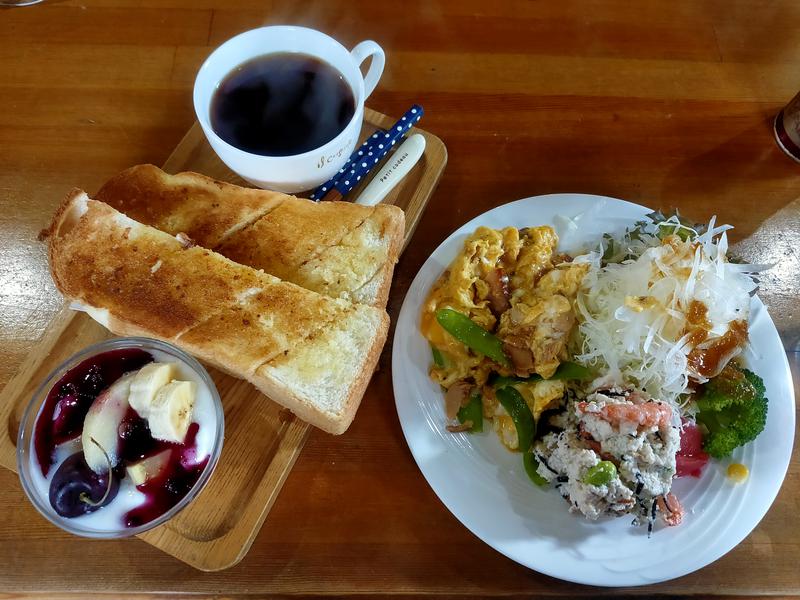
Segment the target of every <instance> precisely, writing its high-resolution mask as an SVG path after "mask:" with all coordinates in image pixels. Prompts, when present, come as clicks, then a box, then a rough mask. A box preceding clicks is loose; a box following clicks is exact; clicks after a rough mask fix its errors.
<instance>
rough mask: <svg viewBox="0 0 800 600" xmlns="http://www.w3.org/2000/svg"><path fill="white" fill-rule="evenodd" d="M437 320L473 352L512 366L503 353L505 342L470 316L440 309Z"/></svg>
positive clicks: (447, 309)
mask: <svg viewBox="0 0 800 600" xmlns="http://www.w3.org/2000/svg"><path fill="white" fill-rule="evenodd" d="M436 320H437V321H438V322H439V325H441V326H442V329H444V330H445V331H446V332H447V333H449V334H450V335H452V336H453V337H454V338H456V339H457V340H458V341H459V342H461V343H462V344H464V345H465V346H467V347H468V348H470V349H471V350H474V351H475V352H477V353H478V354H483V355H484V356H488V357H489V358H491V359H492V360H493V361H494V362H496V363H498V364H501V365H503V366H504V367H510V366H511V363H510V362H509V361H508V357H507V356H506V355H505V353H504V352H503V342H501V341H500V339H499V338H498V337H497V336H495V335H493V334H491V333H489V332H488V331H486V330H485V329H484V328H483V327H481V326H480V325H478V324H477V323H475V322H474V321H473V320H472V319H470V318H469V317H468V316H466V315H463V314H461V313H460V312H458V311H455V310H453V309H452V308H440V309H439V310H437V311H436Z"/></svg>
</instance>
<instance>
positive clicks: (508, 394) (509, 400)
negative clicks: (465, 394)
mask: <svg viewBox="0 0 800 600" xmlns="http://www.w3.org/2000/svg"><path fill="white" fill-rule="evenodd" d="M496 394H497V399H498V400H499V401H500V404H502V405H503V408H505V409H506V412H507V413H508V414H509V416H510V417H511V420H512V421H514V427H516V428H517V439H518V440H519V444H518V446H517V448H518V449H519V450H520V452H526V451H527V450H528V449H529V448H530V447H531V444H532V443H533V434H534V432H535V431H536V423H535V422H534V420H533V413H531V409H530V408H529V407H528V403H527V402H525V399H524V398H523V397H522V394H520V393H519V392H518V391H517V390H516V389H515V388H513V387H504V388H500V389H499V390H497V392H496Z"/></svg>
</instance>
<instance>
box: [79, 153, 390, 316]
mask: <svg viewBox="0 0 800 600" xmlns="http://www.w3.org/2000/svg"><path fill="white" fill-rule="evenodd" d="M95 199H96V200H101V201H103V202H105V203H107V204H108V205H110V206H112V207H113V208H115V209H117V210H118V211H120V212H122V213H124V214H126V215H127V216H129V217H131V218H132V219H135V220H137V221H139V222H140V223H143V224H145V225H150V226H151V227H155V228H157V229H160V230H162V231H165V232H166V233H169V234H171V235H178V234H179V233H183V234H184V235H186V236H188V237H189V238H190V239H191V240H193V241H194V243H196V244H198V245H199V246H202V247H204V248H209V249H212V250H214V251H216V252H219V253H220V254H222V255H223V256H225V257H227V258H229V259H231V260H233V261H235V262H238V263H241V264H243V265H247V266H250V267H253V268H255V269H263V270H264V271H266V272H267V273H269V274H271V275H274V276H276V277H279V278H280V279H283V280H284V281H289V282H292V283H296V284H297V285H299V286H302V287H304V288H307V289H309V290H313V291H315V292H319V293H320V294H326V295H328V296H331V297H334V298H343V299H346V300H350V301H352V302H360V303H364V304H371V305H373V306H377V307H379V308H383V307H385V306H386V301H387V298H388V296H389V288H390V286H391V281H392V273H393V271H394V265H395V262H396V261H397V257H398V255H399V253H400V247H401V243H402V240H403V233H404V230H405V218H404V214H403V211H402V210H401V209H400V208H398V207H396V206H390V205H385V204H379V205H377V206H361V205H358V204H353V203H350V202H312V201H311V200H305V199H302V198H296V197H294V196H288V195H286V194H281V193H278V192H270V191H266V190H254V189H250V188H244V187H239V186H237V185H232V184H229V183H224V182H221V181H215V180H213V179H211V178H209V177H206V176H204V175H200V174H198V173H178V174H177V175H169V174H167V173H165V172H164V171H162V170H161V169H159V168H158V167H155V166H153V165H138V166H135V167H131V168H129V169H127V170H125V171H123V172H122V173H120V174H119V175H117V176H115V177H113V178H112V179H110V180H109V181H108V182H107V183H106V184H105V185H103V187H102V188H100V190H99V191H98V192H97V194H96V196H95Z"/></svg>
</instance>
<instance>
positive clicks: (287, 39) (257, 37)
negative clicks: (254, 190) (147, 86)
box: [194, 25, 386, 193]
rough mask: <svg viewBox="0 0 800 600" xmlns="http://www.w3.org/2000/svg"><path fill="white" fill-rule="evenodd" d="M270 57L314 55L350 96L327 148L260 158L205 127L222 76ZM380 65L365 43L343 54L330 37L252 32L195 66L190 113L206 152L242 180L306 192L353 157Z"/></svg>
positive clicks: (287, 30)
mask: <svg viewBox="0 0 800 600" xmlns="http://www.w3.org/2000/svg"><path fill="white" fill-rule="evenodd" d="M275 52H300V53H303V54H310V55H311V56H315V57H317V58H319V59H321V60H323V61H325V62H327V63H328V64H329V65H331V66H333V67H334V68H335V69H337V70H338V71H339V72H340V73H341V74H342V75H343V77H344V79H345V81H346V82H347V84H348V85H349V86H350V89H351V90H352V91H353V97H354V99H355V112H354V113H353V118H352V119H350V122H349V123H348V124H347V126H346V127H345V128H344V129H343V130H342V132H341V133H339V135H337V136H336V137H335V138H333V139H332V140H331V141H330V142H328V143H327V144H325V145H323V146H320V147H319V148H315V149H314V150H309V151H308V152H304V153H302V154H294V155H291V156H261V155H259V154H252V153H250V152H245V151H244V150H240V149H239V148H236V147H235V146H232V145H231V144H229V143H228V142H226V141H224V140H223V139H222V138H220V137H219V136H218V135H217V134H216V133H215V132H214V130H213V129H212V128H211V118H210V109H211V101H212V99H213V97H214V92H215V91H216V90H217V87H219V84H220V83H221V82H222V80H223V79H224V78H225V76H226V75H228V74H229V73H230V72H231V71H233V70H234V69H235V68H236V67H238V66H239V65H241V64H242V63H244V62H247V61H248V60H250V59H253V58H256V57H258V56H263V55H265V54H272V53H275ZM370 56H371V57H372V64H371V65H370V67H369V71H368V72H367V75H366V77H364V76H363V75H362V74H361V70H360V68H359V66H360V65H361V63H362V62H364V60H366V59H367V58H368V57H370ZM385 60H386V59H385V56H384V54H383V50H382V49H381V47H380V46H378V44H376V43H375V42H373V41H371V40H367V41H364V42H361V43H360V44H358V45H357V46H356V47H355V48H353V50H352V51H348V50H347V49H346V48H345V47H344V46H342V45H341V44H340V43H339V42H337V41H336V40H334V39H333V38H332V37H330V36H327V35H325V34H324V33H321V32H319V31H315V30H314V29H308V28H306V27H293V26H286V25H281V26H274V27H261V28H259V29H253V30H252V31H246V32H245V33H242V34H239V35H237V36H236V37H234V38H231V39H230V40H228V41H227V42H225V43H224V44H222V45H221V46H220V47H219V48H217V49H216V50H214V52H212V53H211V56H209V57H208V58H207V59H206V61H205V62H204V63H203V66H202V67H200V71H198V73H197V78H196V79H195V82H194V110H195V112H196V113H197V119H198V121H200V125H201V126H202V128H203V131H204V132H205V134H206V138H208V142H209V143H210V144H211V147H212V148H213V149H214V151H215V152H216V153H217V155H218V156H219V157H220V158H221V159H222V162H224V163H225V164H226V165H228V167H230V169H231V170H232V171H234V172H236V173H237V174H238V175H240V176H241V177H242V178H243V179H245V180H247V181H249V182H250V183H252V184H253V185H256V186H258V187H261V188H267V189H271V190H276V191H279V192H287V193H295V192H300V191H304V190H310V189H313V188H315V187H317V186H318V185H320V184H321V183H324V182H325V181H327V180H329V179H330V178H331V177H333V175H334V174H335V173H336V172H337V171H338V170H339V169H340V168H341V167H342V165H343V164H344V163H345V162H346V161H347V159H348V157H349V156H350V154H351V153H352V152H353V150H354V148H355V145H356V142H357V141H358V135H359V133H360V131H361V123H362V121H363V119H364V101H365V100H366V99H367V98H368V97H369V95H370V94H371V93H372V90H374V89H375V86H376V85H377V84H378V80H379V79H380V78H381V74H382V73H383V65H384V63H385Z"/></svg>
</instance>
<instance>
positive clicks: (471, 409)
mask: <svg viewBox="0 0 800 600" xmlns="http://www.w3.org/2000/svg"><path fill="white" fill-rule="evenodd" d="M457 416H458V422H459V423H466V422H467V421H470V422H471V423H472V427H470V429H469V432H470V433H480V432H481V431H483V402H482V401H481V393H480V390H478V389H477V388H476V389H475V390H473V392H472V394H470V397H469V402H467V404H465V405H464V406H462V407H461V408H459V409H458V415H457Z"/></svg>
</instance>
